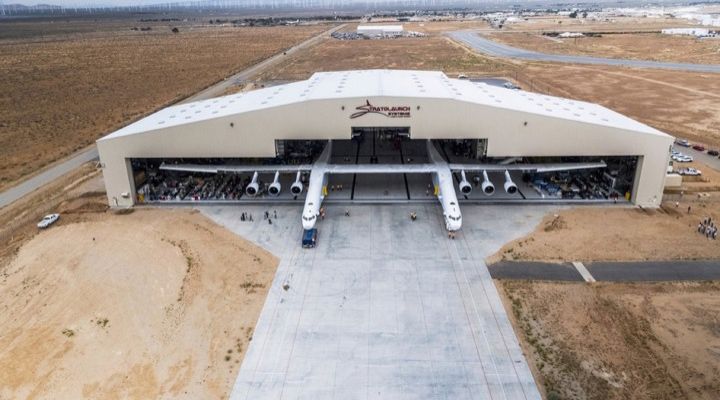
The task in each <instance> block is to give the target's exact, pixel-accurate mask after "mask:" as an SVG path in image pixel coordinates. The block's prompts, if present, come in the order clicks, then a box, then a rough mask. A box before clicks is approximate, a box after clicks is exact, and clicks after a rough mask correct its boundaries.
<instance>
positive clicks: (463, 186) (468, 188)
mask: <svg viewBox="0 0 720 400" xmlns="http://www.w3.org/2000/svg"><path fill="white" fill-rule="evenodd" d="M460 176H461V177H462V180H461V181H460V191H461V192H462V193H463V194H470V192H472V185H470V182H468V180H467V179H466V178H465V171H460Z"/></svg>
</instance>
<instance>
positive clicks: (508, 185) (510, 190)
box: [504, 170, 518, 194]
mask: <svg viewBox="0 0 720 400" xmlns="http://www.w3.org/2000/svg"><path fill="white" fill-rule="evenodd" d="M504 186H505V192H506V193H507V194H515V193H517V190H518V188H517V185H516V184H515V182H513V181H512V178H511V177H510V172H508V171H507V170H505V185H504Z"/></svg>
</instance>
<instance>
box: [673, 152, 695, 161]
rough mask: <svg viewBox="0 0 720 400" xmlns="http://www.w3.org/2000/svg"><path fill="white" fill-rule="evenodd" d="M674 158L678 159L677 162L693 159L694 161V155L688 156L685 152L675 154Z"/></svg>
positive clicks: (674, 159)
mask: <svg viewBox="0 0 720 400" xmlns="http://www.w3.org/2000/svg"><path fill="white" fill-rule="evenodd" d="M672 159H673V161H677V162H681V163H682V162H692V161H693V158H692V156H687V155H685V154H674V155H673V156H672Z"/></svg>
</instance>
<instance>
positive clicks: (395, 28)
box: [356, 25, 404, 37]
mask: <svg viewBox="0 0 720 400" xmlns="http://www.w3.org/2000/svg"><path fill="white" fill-rule="evenodd" d="M403 31H404V30H403V26H402V25H358V27H357V30H356V32H357V34H358V35H363V36H368V37H371V36H400V35H402V34H403Z"/></svg>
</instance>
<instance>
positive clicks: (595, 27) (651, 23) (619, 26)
mask: <svg viewBox="0 0 720 400" xmlns="http://www.w3.org/2000/svg"><path fill="white" fill-rule="evenodd" d="M685 26H697V25H695V24H693V23H691V22H690V21H689V20H686V19H676V18H636V17H616V18H608V19H606V20H598V21H595V20H592V19H583V18H570V17H566V16H557V15H543V16H538V17H529V18H528V19H527V20H526V21H520V22H517V23H511V24H507V25H505V26H503V30H511V31H533V32H542V31H552V32H568V31H569V32H618V31H621V32H639V31H640V32H641V31H656V30H660V29H662V28H681V27H685Z"/></svg>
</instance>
